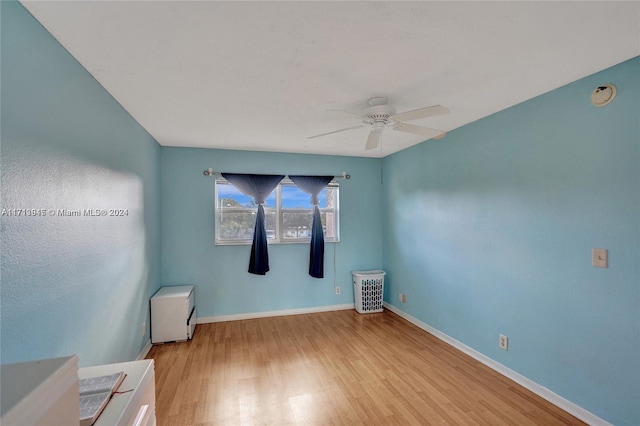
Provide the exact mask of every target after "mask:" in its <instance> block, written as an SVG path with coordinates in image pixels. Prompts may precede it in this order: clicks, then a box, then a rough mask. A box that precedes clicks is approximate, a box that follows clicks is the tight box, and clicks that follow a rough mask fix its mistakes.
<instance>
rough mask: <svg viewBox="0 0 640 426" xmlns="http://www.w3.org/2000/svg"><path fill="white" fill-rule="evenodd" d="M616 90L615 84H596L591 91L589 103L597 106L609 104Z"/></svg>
mask: <svg viewBox="0 0 640 426" xmlns="http://www.w3.org/2000/svg"><path fill="white" fill-rule="evenodd" d="M616 92H617V90H616V86H614V85H613V84H603V85H602V86H598V87H596V90H594V91H593V92H591V103H592V104H593V105H595V106H597V107H601V106H605V105H609V104H610V103H611V101H612V100H613V99H614V98H615V97H616Z"/></svg>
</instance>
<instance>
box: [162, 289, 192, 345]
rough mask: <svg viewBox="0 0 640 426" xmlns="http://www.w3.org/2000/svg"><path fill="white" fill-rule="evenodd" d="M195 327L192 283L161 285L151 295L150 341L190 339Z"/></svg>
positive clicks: (163, 341)
mask: <svg viewBox="0 0 640 426" xmlns="http://www.w3.org/2000/svg"><path fill="white" fill-rule="evenodd" d="M195 329H196V305H195V300H194V296H193V286H192V285H183V286H174V287H161V288H160V290H158V292H157V293H156V294H154V295H153V297H151V343H165V342H175V341H179V340H190V339H191V338H192V337H193V333H194V331H195Z"/></svg>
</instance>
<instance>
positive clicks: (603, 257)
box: [591, 248, 608, 268]
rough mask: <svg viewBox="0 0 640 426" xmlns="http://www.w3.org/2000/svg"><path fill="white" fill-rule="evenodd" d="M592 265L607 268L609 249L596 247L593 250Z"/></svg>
mask: <svg viewBox="0 0 640 426" xmlns="http://www.w3.org/2000/svg"><path fill="white" fill-rule="evenodd" d="M591 265H593V266H595V267H597V268H607V267H608V263H607V249H603V248H594V249H592V250H591Z"/></svg>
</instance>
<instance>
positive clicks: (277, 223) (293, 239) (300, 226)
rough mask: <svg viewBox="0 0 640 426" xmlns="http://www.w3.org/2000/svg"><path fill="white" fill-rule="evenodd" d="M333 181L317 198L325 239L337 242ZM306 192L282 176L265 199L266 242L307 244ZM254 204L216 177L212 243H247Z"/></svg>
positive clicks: (308, 213)
mask: <svg viewBox="0 0 640 426" xmlns="http://www.w3.org/2000/svg"><path fill="white" fill-rule="evenodd" d="M338 194H339V186H338V183H337V182H331V183H330V184H329V185H328V186H327V187H325V188H324V189H323V190H322V192H320V195H318V200H319V201H320V205H319V207H320V215H321V217H322V227H323V230H324V239H325V242H328V243H330V242H338V241H340V237H339V236H340V232H339V229H340V228H339V220H338V198H339V197H338ZM310 199H311V195H310V194H307V193H306V192H304V191H303V190H301V189H300V188H298V187H297V186H295V185H294V184H293V182H291V181H290V180H289V179H284V180H283V181H282V182H280V184H279V185H278V187H277V188H276V189H275V191H273V192H272V193H271V195H270V196H269V198H267V199H266V200H265V204H264V213H265V222H266V223H265V226H266V231H267V239H268V241H269V243H270V244H287V243H308V242H309V241H310V240H311V222H312V216H313V206H312V205H311V202H310V201H309V200H310ZM257 207H258V206H257V205H256V203H255V202H254V201H253V198H251V197H249V196H247V195H244V194H243V193H242V192H240V191H239V190H238V189H236V187H235V186H233V185H231V184H230V183H229V182H227V181H226V180H225V179H224V178H222V177H218V178H216V209H215V210H216V219H215V221H216V223H215V225H216V244H218V245H224V244H251V240H252V238H253V228H254V225H255V217H256V209H257Z"/></svg>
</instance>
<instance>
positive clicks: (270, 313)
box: [198, 303, 355, 324]
mask: <svg viewBox="0 0 640 426" xmlns="http://www.w3.org/2000/svg"><path fill="white" fill-rule="evenodd" d="M347 309H355V304H354V303H347V304H344V305H329V306H318V307H315V308H300V309H285V310H282V311H266V312H251V313H247V314H235V315H215V316H212V317H198V324H207V323H212V322H225V321H240V320H246V319H255V318H267V317H282V316H286V315H301V314H315V313H318V312H330V311H344V310H347Z"/></svg>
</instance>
